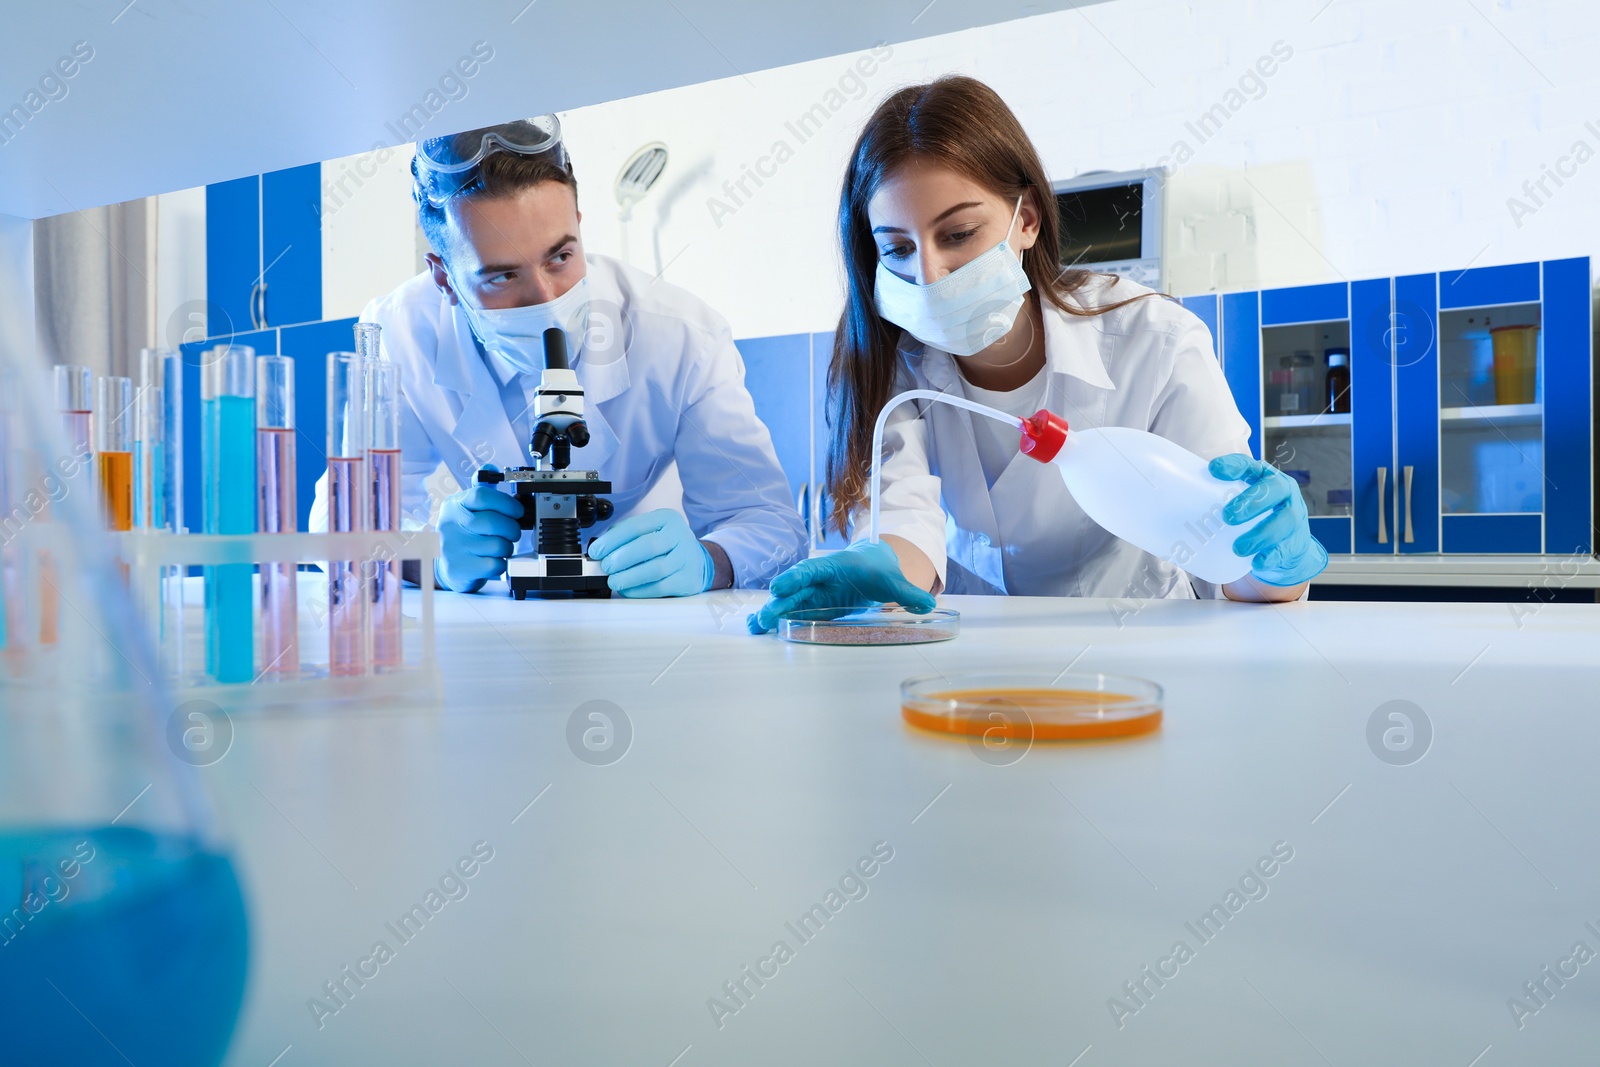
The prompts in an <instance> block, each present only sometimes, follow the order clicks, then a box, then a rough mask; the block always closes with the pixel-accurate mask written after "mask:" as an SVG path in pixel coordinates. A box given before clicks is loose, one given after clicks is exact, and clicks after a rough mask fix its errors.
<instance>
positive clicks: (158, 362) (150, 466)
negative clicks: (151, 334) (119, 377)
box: [133, 348, 168, 530]
mask: <svg viewBox="0 0 1600 1067" xmlns="http://www.w3.org/2000/svg"><path fill="white" fill-rule="evenodd" d="M164 354H165V353H163V352H162V350H161V349H159V348H142V349H140V350H139V389H138V392H137V393H135V394H134V400H133V406H134V427H133V524H134V525H135V526H137V527H139V528H140V529H141V530H160V529H165V528H166V527H167V526H168V521H167V516H166V504H167V486H166V483H167V433H166V425H167V424H166V391H167V390H166V370H165V367H164V366H163V358H162V357H163V356H164Z"/></svg>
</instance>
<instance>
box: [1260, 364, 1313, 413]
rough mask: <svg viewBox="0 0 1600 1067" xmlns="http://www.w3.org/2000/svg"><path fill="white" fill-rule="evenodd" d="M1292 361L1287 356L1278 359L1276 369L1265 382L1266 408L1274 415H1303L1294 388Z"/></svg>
mask: <svg viewBox="0 0 1600 1067" xmlns="http://www.w3.org/2000/svg"><path fill="white" fill-rule="evenodd" d="M1292 364H1293V360H1292V359H1291V358H1290V357H1289V356H1282V357H1280V358H1279V359H1278V369H1277V370H1275V371H1272V372H1271V374H1270V375H1269V377H1268V379H1267V381H1268V384H1269V390H1268V392H1267V406H1268V407H1269V408H1271V409H1272V413H1273V414H1274V415H1304V414H1305V413H1306V412H1305V408H1303V407H1301V406H1300V393H1299V391H1298V390H1297V389H1296V388H1295V386H1294V368H1293V366H1292Z"/></svg>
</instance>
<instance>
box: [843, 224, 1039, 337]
mask: <svg viewBox="0 0 1600 1067" xmlns="http://www.w3.org/2000/svg"><path fill="white" fill-rule="evenodd" d="M1021 211H1022V198H1021V197H1020V196H1019V197H1017V206H1016V208H1014V209H1013V210H1012V212H1011V225H1010V226H1007V227H1006V235H1005V238H1004V239H1003V240H1001V242H1000V243H999V244H997V245H995V246H994V247H993V248H991V249H989V250H988V251H987V252H985V253H983V254H982V255H981V256H979V257H978V258H976V259H974V260H972V261H971V262H970V263H967V264H965V265H963V266H962V267H960V268H959V269H957V270H954V271H952V272H950V273H949V274H947V275H945V276H944V277H943V278H940V279H939V280H938V281H935V282H929V283H928V284H927V285H918V284H917V283H916V282H909V281H907V280H906V279H904V278H902V277H900V275H898V274H896V273H894V272H893V271H892V270H890V269H889V268H888V267H887V266H886V265H885V264H884V262H883V261H882V260H881V259H880V260H879V261H878V274H877V279H876V282H875V284H874V287H873V288H874V294H873V295H874V302H875V303H876V305H877V309H878V314H879V315H881V316H883V317H884V318H886V319H888V320H889V321H890V322H892V323H894V324H895V325H896V326H898V327H900V328H901V329H902V330H904V331H906V333H909V334H910V335H911V336H912V337H915V338H916V339H917V340H919V341H921V342H922V343H923V344H925V345H928V346H929V347H931V348H937V349H939V350H940V351H941V352H948V353H950V354H951V355H952V356H974V355H977V354H978V353H979V352H982V351H983V350H984V349H985V348H988V347H989V346H990V345H992V344H994V343H995V342H996V341H998V340H1000V339H1001V338H1002V337H1004V336H1005V335H1006V334H1008V333H1010V332H1011V327H1012V326H1013V325H1014V324H1015V323H1016V321H1017V313H1018V312H1019V311H1021V310H1022V302H1023V301H1024V300H1025V299H1027V295H1028V290H1029V289H1031V288H1032V285H1031V284H1030V283H1029V282H1028V274H1027V272H1026V271H1024V270H1023V269H1022V260H1021V259H1020V258H1019V257H1018V256H1017V254H1016V253H1015V252H1013V251H1011V246H1010V243H1009V242H1010V240H1011V231H1012V229H1013V228H1015V227H1016V224H1017V215H1018V214H1019V213H1020V212H1021Z"/></svg>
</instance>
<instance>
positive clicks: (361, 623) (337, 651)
mask: <svg viewBox="0 0 1600 1067" xmlns="http://www.w3.org/2000/svg"><path fill="white" fill-rule="evenodd" d="M365 394H366V374H365V369H364V367H363V365H362V359H361V357H360V356H359V355H357V354H356V353H354V352H329V353H328V532H329V533H350V532H355V531H360V530H364V529H366V522H367V517H366V511H367V501H368V497H369V496H370V493H369V490H368V485H367V480H366V470H365V468H366V461H365V458H364V455H363V454H364V452H365V451H366V443H367V405H366V397H365ZM366 669H367V627H366V597H364V596H363V595H362V590H361V564H360V562H359V561H357V560H329V561H328V673H329V674H331V675H335V676H349V675H357V674H365V673H366Z"/></svg>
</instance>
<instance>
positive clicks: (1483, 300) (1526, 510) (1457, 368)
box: [1402, 259, 1593, 553]
mask: <svg viewBox="0 0 1600 1067" xmlns="http://www.w3.org/2000/svg"><path fill="white" fill-rule="evenodd" d="M1589 292H1590V288H1589V264H1588V260H1587V259H1575V260H1562V261H1557V262H1551V263H1545V264H1540V263H1519V264H1513V265H1510V266H1504V267H1484V268H1479V269H1476V270H1467V271H1458V272H1455V273H1446V274H1441V275H1439V281H1438V293H1439V311H1438V336H1439V349H1438V379H1437V380H1438V401H1437V419H1438V423H1437V425H1438V442H1439V445H1438V456H1439V511H1440V531H1441V544H1442V548H1443V551H1445V552H1447V553H1537V552H1549V551H1556V552H1571V551H1575V550H1576V551H1582V552H1584V553H1588V552H1590V551H1592V546H1593V538H1592V536H1591V532H1590V531H1591V529H1592V525H1591V524H1592V514H1591V500H1592V493H1591V489H1592V480H1593V472H1592V456H1593V444H1592V431H1591V423H1592V413H1591V406H1592V405H1591V399H1590V397H1591V385H1590V381H1591V374H1592V359H1591V344H1590V329H1589V300H1590V295H1589ZM1406 399H1407V398H1405V397H1404V396H1402V403H1405V402H1406Z"/></svg>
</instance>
